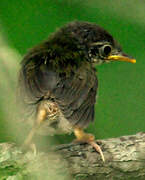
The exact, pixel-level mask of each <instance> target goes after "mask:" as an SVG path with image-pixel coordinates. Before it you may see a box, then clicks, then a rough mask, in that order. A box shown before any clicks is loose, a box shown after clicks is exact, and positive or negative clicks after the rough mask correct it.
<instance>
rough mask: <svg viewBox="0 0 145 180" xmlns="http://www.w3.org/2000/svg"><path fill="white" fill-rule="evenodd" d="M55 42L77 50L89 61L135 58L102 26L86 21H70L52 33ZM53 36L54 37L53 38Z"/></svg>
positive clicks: (128, 59)
mask: <svg viewBox="0 0 145 180" xmlns="http://www.w3.org/2000/svg"><path fill="white" fill-rule="evenodd" d="M54 35H55V36H53V40H56V42H57V44H60V45H61V46H63V47H64V49H65V48H66V47H67V48H68V49H70V50H71V51H73V52H79V53H80V54H81V55H83V56H84V57H85V59H87V60H88V61H89V62H91V63H95V64H101V63H104V62H111V61H127V62H131V63H135V62H136V60H135V59H133V58H132V57H129V56H128V55H126V54H125V53H123V51H122V48H121V46H120V45H119V44H118V43H117V41H116V40H114V38H113V37H112V36H111V35H110V34H109V33H108V32H107V31H106V30H104V29H103V28H102V27H100V26H98V25H96V24H93V23H88V22H79V21H74V22H71V23H69V24H67V25H65V26H64V27H62V28H61V29H60V30H59V31H58V32H57V33H55V34H54ZM54 37H55V38H54Z"/></svg>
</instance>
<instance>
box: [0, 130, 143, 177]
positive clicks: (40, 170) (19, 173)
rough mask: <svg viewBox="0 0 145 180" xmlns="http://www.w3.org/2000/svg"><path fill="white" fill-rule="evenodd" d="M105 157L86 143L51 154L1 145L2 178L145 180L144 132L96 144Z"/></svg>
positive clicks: (70, 145)
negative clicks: (35, 152) (24, 151)
mask: <svg viewBox="0 0 145 180" xmlns="http://www.w3.org/2000/svg"><path fill="white" fill-rule="evenodd" d="M97 142H98V143H99V144H100V146H101V148H102V150H103V152H104V156H105V159H106V161H105V163H104V162H102V160H101V157H100V155H99V154H98V153H97V152H95V150H94V149H93V148H92V147H91V146H89V145H87V144H73V143H71V144H66V145H59V146H57V147H55V150H54V151H49V152H48V153H44V152H37V154H34V153H33V152H31V151H29V152H27V153H22V151H21V148H19V147H17V146H16V145H14V144H12V143H1V144H0V179H7V178H10V177H11V178H13V179H53V180H55V179H63V180H64V179H66V180H70V179H83V180H88V179H89V180H97V179H99V180H100V179H103V180H104V179H107V180H108V179H109V180H112V179H123V180H125V179H126V180H129V179H133V180H134V179H137V180H141V179H142V180H143V179H145V133H138V134H136V135H131V136H122V137H119V138H111V139H105V140H99V141H97Z"/></svg>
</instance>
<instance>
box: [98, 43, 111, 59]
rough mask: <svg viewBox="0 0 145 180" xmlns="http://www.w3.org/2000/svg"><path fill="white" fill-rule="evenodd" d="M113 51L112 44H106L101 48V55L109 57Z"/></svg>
mask: <svg viewBox="0 0 145 180" xmlns="http://www.w3.org/2000/svg"><path fill="white" fill-rule="evenodd" d="M111 51H112V46H111V45H109V44H106V45H104V46H102V47H100V48H99V52H100V56H103V57H107V56H109V54H110V53H111Z"/></svg>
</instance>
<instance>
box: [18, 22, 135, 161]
mask: <svg viewBox="0 0 145 180" xmlns="http://www.w3.org/2000/svg"><path fill="white" fill-rule="evenodd" d="M113 61H126V62H130V63H136V60H135V59H134V58H132V57H130V56H129V55H127V54H126V53H124V52H123V50H122V48H121V46H120V44H119V43H118V42H117V41H116V40H115V39H114V38H113V36H112V35H111V34H110V33H109V32H107V31H106V30H105V29H104V28H102V27H101V26H99V25H97V24H95V23H90V22H85V21H72V22H69V23H67V24H65V25H64V26H62V27H60V28H58V29H57V30H56V31H55V32H54V33H52V34H51V35H49V37H48V38H47V40H45V41H43V42H41V43H40V44H38V45H36V46H35V47H33V48H32V49H30V50H29V51H28V52H27V53H26V55H25V56H24V58H23V59H22V61H21V67H20V71H19V77H18V91H17V96H18V99H19V104H20V107H21V112H22V114H23V118H24V120H23V121H24V122H27V123H28V124H31V126H32V127H31V128H32V129H31V131H30V133H29V134H28V136H27V138H26V140H25V142H24V145H29V144H31V142H32V139H33V136H34V135H35V134H36V133H37V132H38V133H40V134H42V135H55V134H71V133H74V135H75V137H76V139H75V141H74V142H77V143H80V142H82V143H87V144H90V145H91V146H92V147H93V148H95V150H96V151H97V152H99V153H100V155H101V158H102V160H103V161H105V158H104V154H103V152H102V150H101V147H100V146H99V145H98V144H97V143H96V142H95V137H94V135H93V134H88V133H86V132H85V131H84V129H85V128H87V127H88V125H89V124H90V123H91V122H92V123H93V122H94V120H95V108H94V106H95V103H96V97H97V95H98V78H97V76H98V73H97V68H96V67H97V65H100V64H104V63H109V62H113Z"/></svg>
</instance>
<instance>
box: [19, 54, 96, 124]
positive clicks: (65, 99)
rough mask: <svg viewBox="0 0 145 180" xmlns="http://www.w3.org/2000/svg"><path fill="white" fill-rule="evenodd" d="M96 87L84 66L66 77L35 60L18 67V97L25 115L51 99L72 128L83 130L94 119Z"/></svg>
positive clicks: (93, 73)
mask: <svg viewBox="0 0 145 180" xmlns="http://www.w3.org/2000/svg"><path fill="white" fill-rule="evenodd" d="M41 58H42V57H41ZM97 86H98V82H97V78H96V74H95V71H94V70H92V69H89V68H88V67H87V68H86V67H85V65H84V66H82V67H81V68H78V69H77V70H76V71H75V72H72V73H70V74H69V76H68V75H66V74H63V73H58V72H56V71H55V70H53V68H52V67H50V66H49V64H48V63H47V62H46V61H45V60H42V59H41V60H40V57H36V56H35V58H31V59H29V61H26V62H25V63H23V64H22V68H21V71H20V75H19V93H18V94H20V96H21V97H22V98H21V99H22V101H23V103H24V104H25V105H26V108H27V109H29V111H32V107H31V106H35V104H37V103H38V102H40V101H41V100H44V99H54V100H55V102H56V103H57V104H58V106H59V108H60V110H61V111H62V113H63V115H64V117H65V118H66V119H67V120H68V121H70V122H71V123H72V125H78V126H80V127H86V126H87V125H88V123H89V122H90V121H93V119H94V104H95V99H96V91H97ZM30 109H31V110H30ZM35 109H36V108H35Z"/></svg>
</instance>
